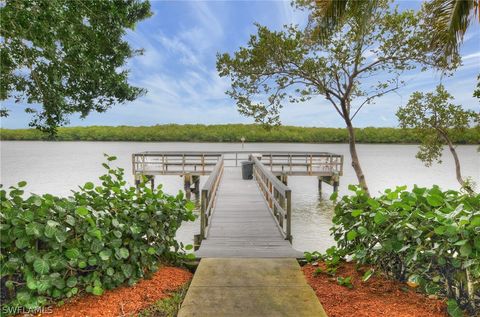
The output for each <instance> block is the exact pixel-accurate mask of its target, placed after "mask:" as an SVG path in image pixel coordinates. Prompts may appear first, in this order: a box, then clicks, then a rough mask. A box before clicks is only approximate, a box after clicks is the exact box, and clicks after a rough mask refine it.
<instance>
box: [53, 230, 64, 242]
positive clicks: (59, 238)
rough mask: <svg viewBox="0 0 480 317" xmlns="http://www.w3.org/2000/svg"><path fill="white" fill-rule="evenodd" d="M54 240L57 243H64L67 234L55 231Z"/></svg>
mask: <svg viewBox="0 0 480 317" xmlns="http://www.w3.org/2000/svg"><path fill="white" fill-rule="evenodd" d="M55 240H57V242H58V243H64V242H65V241H66V240H67V233H66V232H64V231H60V230H57V231H55Z"/></svg>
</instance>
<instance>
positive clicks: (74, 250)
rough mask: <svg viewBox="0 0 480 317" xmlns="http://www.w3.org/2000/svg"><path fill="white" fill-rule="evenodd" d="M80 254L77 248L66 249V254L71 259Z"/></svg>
mask: <svg viewBox="0 0 480 317" xmlns="http://www.w3.org/2000/svg"><path fill="white" fill-rule="evenodd" d="M79 255H80V250H78V249H77V248H71V249H68V250H67V251H65V256H66V257H67V258H69V259H70V260H73V259H76V258H78V257H79Z"/></svg>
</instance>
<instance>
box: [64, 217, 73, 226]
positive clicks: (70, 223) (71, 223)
mask: <svg viewBox="0 0 480 317" xmlns="http://www.w3.org/2000/svg"><path fill="white" fill-rule="evenodd" d="M65 222H66V223H68V224H69V225H70V226H74V225H75V218H73V217H72V216H70V215H67V217H65Z"/></svg>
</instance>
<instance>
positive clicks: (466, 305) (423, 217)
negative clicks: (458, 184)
mask: <svg viewBox="0 0 480 317" xmlns="http://www.w3.org/2000/svg"><path fill="white" fill-rule="evenodd" d="M349 189H350V190H352V191H354V192H355V194H354V195H352V196H344V197H343V198H342V199H341V200H340V201H339V202H338V203H337V205H336V206H335V215H334V217H333V223H334V226H333V228H332V232H333V234H334V238H335V240H336V241H337V244H338V248H339V249H340V251H341V252H342V253H343V254H346V255H350V256H353V258H354V259H355V260H356V261H357V262H359V263H362V264H363V263H365V264H373V265H375V266H377V267H379V268H381V269H382V270H383V271H384V272H386V273H389V274H390V275H392V276H393V277H395V278H396V279H398V280H400V281H408V282H409V284H410V285H413V286H417V285H418V286H420V287H421V288H422V289H423V290H425V291H426V292H427V293H429V294H437V293H440V294H444V295H447V296H448V297H450V298H452V299H455V300H456V302H457V303H458V304H459V305H460V307H462V308H463V309H467V310H469V311H470V312H472V313H473V312H474V311H475V309H479V308H480V306H479V304H480V302H479V299H480V195H476V196H471V195H467V194H462V193H460V192H457V191H453V190H449V191H445V192H444V191H441V190H440V189H439V188H438V187H437V186H434V187H433V188H431V189H427V188H419V187H414V188H413V190H412V191H406V187H398V188H397V189H395V190H386V191H385V193H384V194H382V195H381V196H380V197H378V198H370V197H368V196H367V195H366V194H365V192H364V191H362V190H361V189H360V188H359V187H356V186H352V185H351V186H350V187H349ZM335 198H336V197H335V196H333V197H332V199H335ZM451 303H452V302H449V307H450V306H451V305H450V304H451ZM452 305H453V304H452ZM452 307H453V306H452ZM449 310H450V308H449Z"/></svg>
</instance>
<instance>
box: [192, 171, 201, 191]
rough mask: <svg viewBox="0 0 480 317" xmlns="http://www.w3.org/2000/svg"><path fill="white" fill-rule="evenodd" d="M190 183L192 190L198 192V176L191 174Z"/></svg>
mask: <svg viewBox="0 0 480 317" xmlns="http://www.w3.org/2000/svg"><path fill="white" fill-rule="evenodd" d="M192 183H193V190H192V192H193V193H195V194H198V193H199V192H200V176H199V175H193V176H192Z"/></svg>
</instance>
